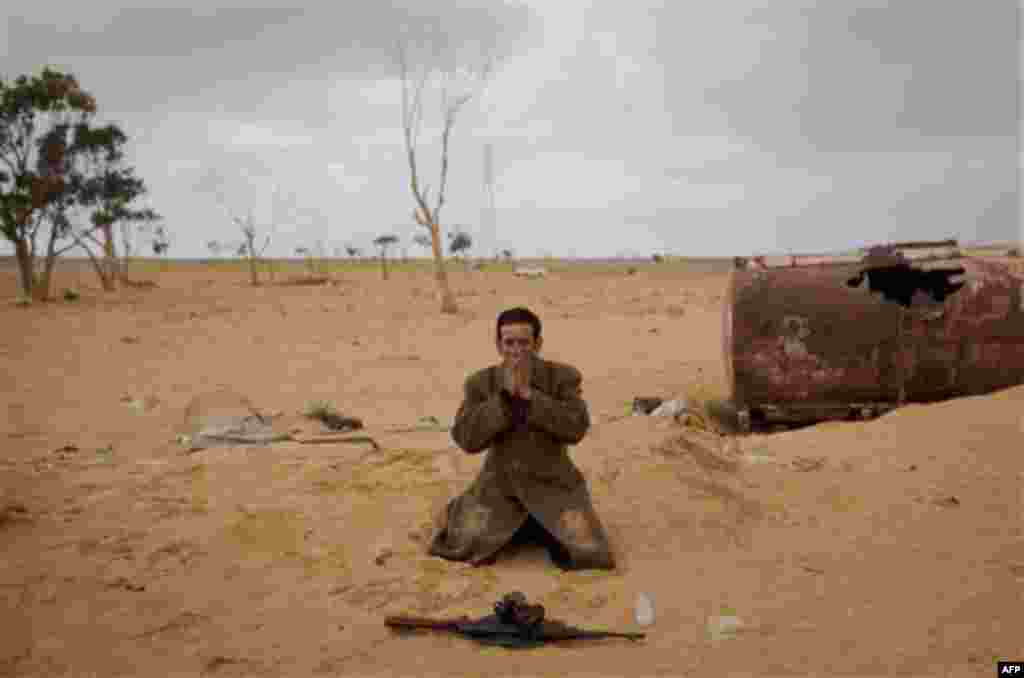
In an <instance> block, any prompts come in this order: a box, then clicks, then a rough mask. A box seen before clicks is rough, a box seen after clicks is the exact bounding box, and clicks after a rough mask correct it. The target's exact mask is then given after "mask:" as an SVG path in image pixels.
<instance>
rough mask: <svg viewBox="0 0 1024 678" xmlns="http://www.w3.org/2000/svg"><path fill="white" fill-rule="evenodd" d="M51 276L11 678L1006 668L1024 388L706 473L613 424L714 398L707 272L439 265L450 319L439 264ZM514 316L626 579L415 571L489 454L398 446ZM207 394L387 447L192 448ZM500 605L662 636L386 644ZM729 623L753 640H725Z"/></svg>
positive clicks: (18, 386)
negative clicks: (585, 420)
mask: <svg viewBox="0 0 1024 678" xmlns="http://www.w3.org/2000/svg"><path fill="white" fill-rule="evenodd" d="M61 275H63V277H61V278H58V280H57V283H56V286H55V289H61V288H62V287H63V286H65V285H68V284H74V282H75V281H74V280H73V278H76V277H78V278H80V280H79V281H78V284H79V286H80V288H81V289H82V291H83V299H82V300H81V301H80V302H78V303H66V302H55V303H52V304H47V305H45V306H38V305H37V306H34V307H32V308H28V309H23V308H15V307H14V306H13V305H12V304H11V303H8V302H9V301H11V300H13V298H14V296H15V279H14V277H13V272H10V271H7V272H0V300H2V301H3V302H4V303H3V305H2V307H0V322H2V323H3V326H4V327H5V328H6V329H5V331H4V332H3V333H2V336H0V365H2V369H0V379H2V380H3V391H2V393H3V396H2V397H3V401H4V402H3V407H2V408H0V417H2V419H0V421H2V427H0V428H2V432H0V433H2V436H3V447H2V454H0V463H2V464H3V473H2V476H0V477H2V479H3V485H2V487H0V492H2V495H0V499H2V502H3V504H2V505H0V506H2V507H3V508H4V511H5V512H4V513H3V514H2V517H0V543H2V549H3V559H2V560H0V617H2V618H3V620H4V622H3V629H4V631H3V633H2V634H0V674H3V675H17V676H29V675H32V676H64V675H67V676H72V675H74V676H111V677H112V676H165V675H166V676H170V675H201V674H202V675H215V676H242V675H247V676H248V675H251V676H314V675H317V676H319V675H409V676H427V675H438V676H440V675H479V676H484V675H487V676H490V675H550V676H570V675H593V676H597V675H602V676H626V675H629V676H646V675H651V676H653V675H666V676H668V675H694V676H724V675H730V676H746V675H749V676H797V675H799V676H804V675H822V676H825V675H827V676H836V675H848V676H883V675H884V676H892V675H906V676H989V675H993V672H994V671H995V660H996V659H997V658H1015V659H1020V658H1024V632H1022V630H1021V629H1022V627H1024V596H1022V585H1024V534H1022V526H1024V523H1022V518H1024V510H1022V506H1024V501H1022V489H1021V488H1022V486H1024V485H1022V483H1024V463H1022V450H1024V445H1022V442H1024V418H1022V417H1024V388H1017V389H1011V390H1008V391H1004V392H1001V393H997V394H993V395H990V396H985V397H979V398H970V399H965V400H960V401H955V402H947V403H940V404H936V405H930V406H910V407H907V408H905V409H903V410H900V411H897V412H895V413H893V414H891V415H889V416H886V417H883V418H881V419H878V420H875V421H872V422H863V423H837V424H826V425H821V426H817V427H812V428H807V429H802V430H799V431H789V432H785V433H776V434H771V435H767V434H762V435H751V436H746V437H742V438H736V439H732V440H729V441H727V444H726V445H725V448H724V449H725V452H722V453H721V454H722V455H725V456H724V457H721V458H726V457H727V458H728V460H730V461H732V462H733V463H732V464H729V463H726V464H715V463H712V462H714V459H713V458H711V459H710V460H709V457H708V456H707V455H705V454H700V453H693V450H694V449H697V450H698V451H699V450H700V449H703V448H701V447H700V446H701V445H704V444H707V443H708V441H709V440H710V438H709V436H707V435H701V434H699V433H695V432H690V431H687V430H685V429H682V428H680V427H679V426H678V425H677V424H675V423H674V422H673V421H672V420H666V419H655V418H649V417H634V418H624V417H623V416H622V415H623V414H624V411H625V408H626V405H627V403H629V402H630V401H631V400H632V399H633V397H635V396H673V395H681V394H684V393H692V392H695V391H700V390H702V389H703V390H708V389H711V390H714V389H720V388H721V387H722V383H721V382H722V380H723V369H722V365H721V359H720V358H721V356H720V343H721V337H720V328H721V322H720V312H721V303H722V293H723V289H724V284H725V278H724V277H723V276H721V275H708V274H707V273H701V272H699V271H691V272H689V273H687V272H686V271H678V270H677V271H659V270H658V269H655V268H652V267H644V268H643V269H642V270H641V271H640V272H639V273H638V274H636V275H632V276H626V275H623V274H621V273H620V274H611V273H602V274H598V273H589V274H588V273H585V272H576V273H566V274H562V275H555V276H552V277H550V278H549V279H547V280H544V281H535V280H519V279H515V278H514V277H513V276H512V275H511V274H508V273H487V272H477V273H465V272H457V273H455V274H454V275H453V286H454V288H455V289H456V290H457V291H458V295H459V296H458V301H459V303H460V305H461V312H460V314H459V315H457V316H442V315H441V314H439V313H438V311H437V308H438V303H437V301H436V300H435V298H434V295H433V287H432V282H431V281H430V279H429V277H427V275H425V274H413V273H401V272H397V273H393V277H392V279H391V280H390V281H388V282H387V283H382V282H381V281H380V280H379V277H378V274H377V273H376V272H373V271H365V272H359V273H351V274H346V275H345V276H342V278H343V279H342V281H341V283H340V284H338V285H334V286H321V287H289V288H284V287H274V288H271V287H264V288H258V289H253V288H249V287H247V286H246V285H245V276H244V274H210V273H207V274H202V273H196V272H191V273H184V272H178V273H175V272H167V273H163V274H160V275H159V276H158V277H157V279H158V281H159V285H160V287H159V288H158V289H155V290H123V291H120V292H117V293H115V294H112V295H104V294H103V293H101V292H100V291H99V290H98V289H97V286H96V283H95V280H94V279H92V278H91V277H90V274H89V273H88V271H87V270H83V271H82V272H81V273H63V274H61ZM518 304H526V305H529V306H530V307H532V308H533V309H534V310H535V311H537V312H538V313H539V315H540V316H541V318H542V320H543V321H544V323H545V325H544V335H545V342H546V343H545V352H544V353H545V355H546V356H547V357H550V358H552V359H555V360H564V361H567V362H570V363H572V364H574V365H576V366H578V367H579V368H580V369H581V370H582V372H583V374H584V378H585V381H584V392H585V397H586V398H587V399H588V402H589V404H590V408H591V414H592V419H593V422H594V423H593V427H592V429H591V431H590V432H589V434H588V436H587V438H586V439H585V440H584V441H583V443H582V444H580V445H579V446H578V447H576V448H575V449H574V451H573V452H572V455H573V457H574V459H575V460H576V462H577V463H578V465H579V466H580V467H581V469H582V470H583V471H584V473H585V475H586V476H587V478H588V481H589V483H590V487H591V491H592V494H593V496H594V502H595V505H596V507H597V509H598V511H599V513H600V515H601V517H602V518H603V520H604V521H605V523H606V525H607V527H608V530H609V532H610V533H611V534H612V536H613V538H614V543H615V548H616V550H617V552H618V553H619V554H620V559H621V562H622V567H621V569H620V571H618V572H614V573H599V574H593V573H570V574H562V573H560V572H559V571H558V570H556V569H555V568H554V567H553V566H552V565H551V564H550V563H549V562H548V560H547V558H546V556H545V555H544V553H543V552H540V551H539V550H535V549H531V548H524V549H520V550H519V551H518V552H515V553H512V554H510V555H509V556H508V557H506V558H504V559H503V560H501V561H499V562H498V564H496V565H494V566H492V567H489V568H479V569H473V568H468V567H466V566H463V565H460V564H453V563H448V562H446V561H442V560H438V559H434V558H430V557H427V556H426V555H425V554H424V542H423V535H424V533H425V530H426V529H427V528H428V527H429V519H430V512H431V510H432V509H433V508H435V507H436V506H437V505H438V503H439V502H443V501H444V499H445V498H446V497H448V496H451V495H452V494H453V493H456V492H459V491H461V490H462V489H463V488H464V487H465V486H466V485H467V484H468V483H469V481H470V480H471V479H472V478H473V476H474V474H475V473H476V471H477V469H478V468H479V466H480V463H481V461H482V458H480V457H470V456H468V455H465V454H463V453H462V452H460V451H459V450H458V449H457V448H455V447H454V445H453V444H452V443H451V441H450V439H449V437H448V434H447V433H444V432H440V433H438V432H433V433H431V432H415V433H388V429H392V428H395V427H402V426H409V425H412V424H413V423H415V422H416V421H417V419H419V418H420V417H423V416H431V415H432V416H436V417H440V418H451V417H452V416H454V413H455V410H456V408H457V407H458V405H459V400H460V397H461V387H462V381H463V379H464V377H465V376H466V375H467V374H468V373H470V372H471V371H473V370H475V369H477V368H479V367H483V366H485V365H488V364H491V363H492V362H494V361H496V359H497V357H496V354H495V350H494V345H493V341H492V337H493V332H494V322H495V318H496V315H497V313H498V312H499V311H500V310H501V309H502V308H505V307H509V306H513V305H518ZM222 385H223V386H228V387H230V388H232V389H234V390H235V391H237V392H239V393H242V394H244V395H245V396H247V397H248V398H249V399H250V400H251V401H252V402H253V403H254V404H256V405H257V406H258V407H259V408H261V409H263V410H264V411H273V410H280V411H284V412H286V413H296V412H298V411H300V410H301V409H302V408H303V407H304V405H305V404H306V403H307V402H309V401H310V400H315V399H327V400H331V401H333V402H334V403H335V404H336V406H337V407H338V409H339V410H341V411H342V412H344V413H345V414H350V415H353V416H357V417H360V418H362V419H363V421H364V422H365V423H366V426H367V432H369V433H371V434H372V435H374V436H375V437H376V438H377V440H378V441H379V442H380V443H381V444H382V446H383V448H384V449H383V450H381V451H380V452H376V453H374V452H372V451H370V452H368V451H367V449H368V448H367V447H365V446H359V445H351V444H337V445H316V446H313V445H301V444H299V443H292V442H289V443H283V444H278V445H274V446H271V447H263V448H259V447H252V448H231V449H210V450H205V451H201V452H195V453H192V454H187V453H184V452H183V450H182V448H181V447H180V446H179V445H177V443H176V442H175V437H176V435H177V434H178V433H179V432H180V431H181V427H182V422H183V416H184V411H185V407H186V405H187V404H188V403H189V402H190V400H192V399H193V398H194V397H195V396H197V395H199V394H202V393H205V392H209V391H211V390H214V389H216V388H217V387H218V386H222ZM128 399H141V400H144V401H145V402H146V403H147V409H146V411H136V410H133V409H132V408H130V407H128V406H127V404H126V402H125V401H126V400H128ZM680 436H683V439H682V440H680V438H679V437H680ZM686 441H690V444H687V442H686ZM693 445H696V446H697V447H693ZM62 448H64V449H63V450H62ZM100 450H107V451H106V452H101V451H100ZM382 549H389V550H390V551H391V552H392V553H393V555H391V557H390V558H388V559H386V560H384V561H383V564H377V563H376V562H375V555H377V554H378V553H380V552H381V551H382ZM516 589H518V590H522V591H524V592H525V593H527V595H528V596H530V597H531V598H535V599H538V600H540V601H541V602H543V603H544V604H545V605H546V606H547V608H548V610H549V614H550V615H552V616H556V617H558V618H561V619H563V620H565V621H568V622H570V623H574V624H578V625H584V626H595V627H603V626H615V627H619V628H621V629H623V630H638V629H639V627H637V624H636V622H635V621H634V619H633V610H634V604H635V600H636V597H637V595H638V594H639V593H640V592H646V593H647V594H649V595H650V596H651V597H652V598H653V600H654V603H655V608H656V620H655V622H654V624H653V625H652V626H649V627H646V628H644V629H639V630H645V631H647V632H648V633H649V636H648V638H647V640H646V641H644V642H643V643H638V644H633V643H630V642H628V641H607V642H601V643H590V644H576V645H573V646H567V647H560V648H544V649H541V650H534V651H528V652H510V651H505V650H496V649H482V648H481V647H479V646H477V645H474V644H472V643H470V642H469V641H465V640H462V639H459V638H452V637H446V636H443V635H417V636H413V637H395V636H393V635H392V634H391V633H390V632H389V631H388V630H387V629H386V628H385V627H384V625H383V620H384V617H385V615H387V614H391V613H396V612H410V613H422V614H431V615H439V616H445V615H456V614H461V613H471V614H484V613H486V612H487V611H488V610H489V608H490V606H491V605H492V603H493V602H494V600H495V599H496V598H498V597H499V596H500V595H501V594H502V593H504V592H506V591H510V590H516ZM719 616H735V617H738V618H740V620H741V621H742V627H741V628H740V629H739V630H738V631H737V632H736V633H735V634H733V635H732V637H719V636H717V635H715V634H714V633H712V632H711V631H710V630H709V621H710V622H712V623H713V622H714V620H715V619H716V618H717V617H719Z"/></svg>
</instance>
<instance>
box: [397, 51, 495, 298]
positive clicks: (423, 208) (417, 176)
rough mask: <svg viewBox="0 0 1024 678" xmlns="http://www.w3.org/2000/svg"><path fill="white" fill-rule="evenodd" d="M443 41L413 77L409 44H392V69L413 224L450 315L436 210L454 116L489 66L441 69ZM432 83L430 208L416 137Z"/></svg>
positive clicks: (445, 175) (480, 83)
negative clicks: (433, 187) (426, 237)
mask: <svg viewBox="0 0 1024 678" xmlns="http://www.w3.org/2000/svg"><path fill="white" fill-rule="evenodd" d="M442 42H443V41H441V40H432V41H429V43H430V44H429V45H428V48H430V51H431V54H429V55H428V56H427V58H426V59H423V60H419V59H418V60H417V61H418V63H421V64H422V65H421V69H420V72H419V74H414V73H413V72H412V71H411V70H410V58H409V43H408V41H404V40H399V41H398V42H397V44H396V48H397V54H398V66H399V70H400V75H401V79H402V130H403V133H404V138H405V150H406V158H407V161H408V163H409V186H410V188H411V189H412V194H413V198H414V199H415V201H416V209H415V210H414V212H413V218H414V219H415V220H416V223H418V224H419V225H420V226H423V227H424V228H426V229H427V230H428V232H429V233H430V240H431V249H432V250H433V254H434V271H435V278H436V279H437V284H438V288H439V291H440V294H441V312H442V313H456V312H458V307H457V306H456V304H455V296H454V295H453V294H452V291H451V288H450V287H449V285H448V275H447V273H446V272H445V268H444V253H443V250H442V241H441V209H442V208H443V207H444V202H445V190H446V188H447V182H448V164H449V158H448V151H449V145H450V143H451V133H452V128H453V127H454V126H455V120H456V118H457V117H458V115H459V113H460V112H461V111H462V110H463V108H465V106H466V104H468V103H469V102H470V101H471V100H472V99H473V97H474V96H476V94H478V93H479V91H480V89H482V86H483V85H484V84H485V83H486V81H487V79H488V78H490V76H491V74H492V73H493V68H494V62H493V60H491V59H489V58H485V59H483V60H482V63H480V64H479V65H474V66H473V67H456V66H455V64H454V62H453V61H454V60H452V61H450V62H448V65H442V62H441V60H440V59H439V58H438V57H440V50H439V47H440V45H441V44H442ZM435 80H436V81H438V85H439V90H440V97H441V115H442V127H441V166H440V173H439V174H440V176H439V178H438V188H437V199H436V202H435V203H434V205H433V206H431V205H430V185H429V184H426V183H424V182H422V181H421V179H422V178H423V177H422V176H421V168H420V162H419V161H420V157H419V155H418V153H419V151H420V146H419V141H420V138H419V137H420V133H421V131H422V128H423V92H424V90H425V89H426V87H427V84H428V82H431V81H435Z"/></svg>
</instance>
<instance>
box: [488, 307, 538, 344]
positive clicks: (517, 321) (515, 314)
mask: <svg viewBox="0 0 1024 678" xmlns="http://www.w3.org/2000/svg"><path fill="white" fill-rule="evenodd" d="M527 323H528V324H529V325H530V326H531V327H532V328H533V338H534V339H540V318H538V317H537V314H535V313H534V312H533V311H531V310H530V309H528V308H523V307H522V306H517V307H516V308H509V309H506V310H504V311H502V312H501V313H500V314H498V326H497V328H496V330H495V339H496V340H497V341H501V326H502V325H522V324H527Z"/></svg>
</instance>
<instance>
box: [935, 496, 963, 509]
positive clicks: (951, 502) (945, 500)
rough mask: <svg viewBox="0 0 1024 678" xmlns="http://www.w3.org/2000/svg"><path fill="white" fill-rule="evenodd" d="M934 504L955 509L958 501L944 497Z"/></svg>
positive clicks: (954, 498) (951, 497) (958, 503)
mask: <svg viewBox="0 0 1024 678" xmlns="http://www.w3.org/2000/svg"><path fill="white" fill-rule="evenodd" d="M935 504H936V505H937V506H947V507H950V508H952V507H956V506H959V505H960V500H959V499H957V498H956V497H954V496H952V495H951V496H949V497H944V498H942V499H936V500H935Z"/></svg>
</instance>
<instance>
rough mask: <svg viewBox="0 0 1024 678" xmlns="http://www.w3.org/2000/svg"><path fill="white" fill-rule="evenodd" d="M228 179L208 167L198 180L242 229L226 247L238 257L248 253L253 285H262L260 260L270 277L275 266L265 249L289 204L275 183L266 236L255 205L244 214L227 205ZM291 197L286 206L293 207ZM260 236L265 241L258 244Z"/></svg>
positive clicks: (245, 255) (200, 186) (271, 195)
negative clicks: (260, 229)
mask: <svg viewBox="0 0 1024 678" xmlns="http://www.w3.org/2000/svg"><path fill="white" fill-rule="evenodd" d="M226 183H227V182H226V181H225V179H224V177H223V175H221V174H220V172H218V171H217V170H214V169H209V170H207V171H206V173H205V174H204V175H203V177H202V178H201V179H200V180H199V184H198V186H199V188H200V189H202V190H206V191H209V192H210V193H212V194H213V197H214V200H215V201H216V202H217V205H218V207H220V208H221V210H222V211H223V212H224V213H225V214H226V215H227V217H228V218H229V219H230V220H231V222H232V223H233V224H235V225H236V226H237V227H238V228H239V230H240V231H241V233H242V240H241V241H239V242H235V243H231V244H228V243H224V244H223V245H224V247H223V248H224V249H233V250H235V252H236V253H237V255H238V256H239V257H245V258H246V259H247V260H248V261H249V274H250V282H251V283H252V284H253V285H259V284H260V278H259V268H260V265H261V264H262V265H264V267H265V268H267V270H268V271H269V272H270V274H271V277H273V272H274V271H273V267H272V266H270V265H269V264H267V262H265V260H264V258H263V253H264V252H266V250H267V247H268V246H269V245H270V240H271V232H272V231H273V230H274V228H276V226H277V225H278V220H279V219H281V213H280V211H281V208H282V207H283V206H286V205H285V203H284V196H283V194H282V192H281V187H280V186H279V185H276V184H275V185H274V188H273V190H272V191H271V193H270V224H269V226H268V227H267V228H266V230H267V231H270V232H268V233H266V234H264V237H263V238H261V237H260V235H259V233H258V231H259V229H258V227H257V225H256V218H255V216H254V214H253V211H252V209H250V210H249V211H248V213H247V214H246V215H245V216H244V217H243V216H242V215H241V214H240V213H239V212H237V211H235V210H232V209H231V208H230V207H228V203H227V198H226V191H225V185H226ZM290 197H291V198H292V199H291V200H289V202H288V205H287V206H290V207H293V208H294V196H290ZM292 212H294V209H292ZM261 239H262V241H263V243H262V245H259V246H257V242H258V241H259V240H261ZM211 251H212V250H211Z"/></svg>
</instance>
